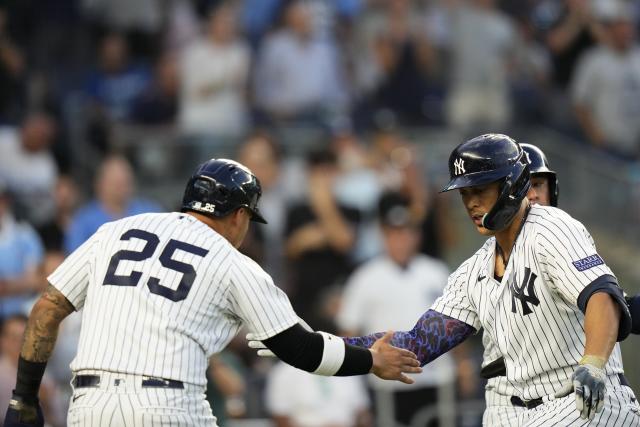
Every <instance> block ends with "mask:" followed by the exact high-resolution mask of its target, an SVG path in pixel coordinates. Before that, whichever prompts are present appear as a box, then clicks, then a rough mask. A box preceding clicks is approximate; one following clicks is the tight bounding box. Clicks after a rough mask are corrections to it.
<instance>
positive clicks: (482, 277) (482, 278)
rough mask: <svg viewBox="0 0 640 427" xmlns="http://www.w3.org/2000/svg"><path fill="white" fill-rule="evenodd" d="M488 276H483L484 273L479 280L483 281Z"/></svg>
mask: <svg viewBox="0 0 640 427" xmlns="http://www.w3.org/2000/svg"><path fill="white" fill-rule="evenodd" d="M486 277H487V276H482V275H480V276H478V282H481V281H483V280H484V279H485V278H486Z"/></svg>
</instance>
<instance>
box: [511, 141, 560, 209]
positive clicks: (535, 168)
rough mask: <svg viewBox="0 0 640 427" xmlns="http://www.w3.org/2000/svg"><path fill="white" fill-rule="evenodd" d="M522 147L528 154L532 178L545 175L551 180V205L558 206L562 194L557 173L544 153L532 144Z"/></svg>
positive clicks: (522, 145)
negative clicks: (559, 196) (560, 193)
mask: <svg viewBox="0 0 640 427" xmlns="http://www.w3.org/2000/svg"><path fill="white" fill-rule="evenodd" d="M520 146H521V147H522V149H523V150H524V152H525V153H526V154H527V160H529V170H530V172H531V176H535V175H543V176H547V177H548V178H549V180H548V181H549V203H551V206H558V194H559V192H560V188H559V187H558V175H556V173H555V171H552V170H551V169H549V162H548V161H547V156H545V155H544V151H542V150H541V149H540V148H538V147H536V146H535V145H532V144H524V143H523V144H520Z"/></svg>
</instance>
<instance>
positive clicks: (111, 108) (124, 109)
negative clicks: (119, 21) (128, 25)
mask: <svg viewBox="0 0 640 427" xmlns="http://www.w3.org/2000/svg"><path fill="white" fill-rule="evenodd" d="M99 49H100V54H99V59H98V67H97V68H96V69H95V70H93V72H92V73H91V75H90V76H89V79H88V81H87V83H86V87H85V90H86V93H87V95H88V96H89V98H90V101H91V104H92V107H93V109H94V111H92V114H93V115H94V117H93V120H95V121H96V122H97V123H99V122H101V121H104V120H107V121H116V120H127V119H130V118H131V113H132V111H133V105H134V102H135V100H136V99H137V98H138V97H139V96H140V95H141V94H142V92H143V91H144V90H145V88H146V87H147V86H148V85H149V83H150V81H151V72H150V70H149V69H148V67H147V66H145V65H144V64H143V63H141V62H138V61H136V60H135V58H132V57H131V55H130V52H129V44H128V41H127V39H126V38H125V37H124V36H123V35H122V34H119V33H108V34H106V35H105V36H104V37H103V38H102V40H101V42H100V48H99Z"/></svg>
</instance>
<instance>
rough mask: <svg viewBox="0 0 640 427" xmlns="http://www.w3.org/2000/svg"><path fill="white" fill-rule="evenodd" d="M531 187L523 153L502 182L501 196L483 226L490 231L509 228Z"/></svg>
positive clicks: (484, 218)
mask: <svg viewBox="0 0 640 427" xmlns="http://www.w3.org/2000/svg"><path fill="white" fill-rule="evenodd" d="M530 187H531V182H530V179H529V163H528V162H527V160H526V157H525V153H524V152H523V151H521V152H520V156H519V158H518V160H517V161H516V162H515V163H514V165H513V167H512V169H511V172H510V173H509V174H508V175H507V176H506V177H504V178H503V179H502V180H501V181H500V194H499V196H498V199H497V200H496V203H495V204H494V205H493V207H492V208H491V210H490V211H489V212H487V213H486V214H485V215H484V217H483V218H482V226H483V227H484V228H486V229H488V230H502V229H503V228H505V227H506V226H508V225H509V222H511V220H512V219H513V218H514V216H515V215H516V213H517V212H518V209H520V203H521V202H522V200H523V199H524V198H525V197H526V196H527V192H528V191H529V188H530Z"/></svg>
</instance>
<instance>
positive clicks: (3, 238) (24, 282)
mask: <svg viewBox="0 0 640 427" xmlns="http://www.w3.org/2000/svg"><path fill="white" fill-rule="evenodd" d="M43 252H44V250H43V247H42V243H41V241H40V238H39V237H38V234H37V233H36V232H35V230H34V229H33V228H32V227H31V226H30V225H29V224H28V223H23V222H18V221H16V219H15V218H14V216H13V214H12V212H11V199H10V196H9V194H8V193H7V191H6V187H5V186H4V184H3V183H2V182H0V319H2V318H6V317H7V316H12V315H14V314H19V313H22V314H27V304H28V302H29V301H30V299H31V298H32V297H33V295H34V294H35V293H36V292H37V291H38V290H39V288H38V284H39V281H38V277H39V276H38V270H39V267H40V264H41V262H42V258H43Z"/></svg>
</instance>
